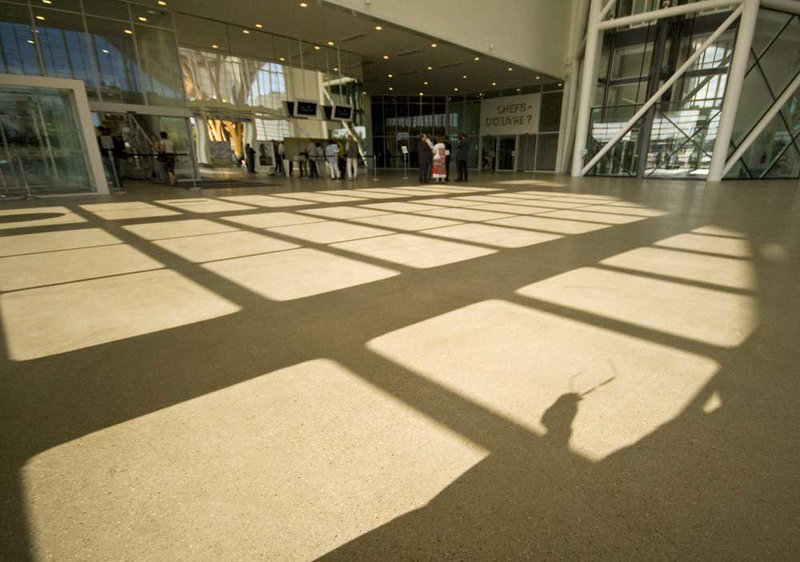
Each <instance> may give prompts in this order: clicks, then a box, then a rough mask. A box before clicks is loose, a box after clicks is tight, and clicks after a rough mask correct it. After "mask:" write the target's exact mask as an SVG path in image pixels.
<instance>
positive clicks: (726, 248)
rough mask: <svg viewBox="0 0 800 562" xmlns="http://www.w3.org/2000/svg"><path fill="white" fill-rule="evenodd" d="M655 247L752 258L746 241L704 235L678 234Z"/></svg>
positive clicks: (657, 243)
mask: <svg viewBox="0 0 800 562" xmlns="http://www.w3.org/2000/svg"><path fill="white" fill-rule="evenodd" d="M656 246H661V247H663V248H674V249H677V250H688V251H690V252H704V253H709V254H717V255H720V256H730V257H739V258H749V257H751V256H752V251H751V249H750V243H749V242H748V241H747V240H743V239H738V238H727V237H723V236H711V235H705V234H679V235H677V236H673V237H671V238H667V239H665V240H661V241H659V242H656Z"/></svg>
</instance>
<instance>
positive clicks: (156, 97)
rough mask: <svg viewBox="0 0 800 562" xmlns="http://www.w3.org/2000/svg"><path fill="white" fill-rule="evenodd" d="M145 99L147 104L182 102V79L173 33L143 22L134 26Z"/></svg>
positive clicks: (177, 103)
mask: <svg viewBox="0 0 800 562" xmlns="http://www.w3.org/2000/svg"><path fill="white" fill-rule="evenodd" d="M134 31H135V32H136V42H137V45H138V47H139V58H140V59H141V63H142V71H143V73H144V79H143V80H142V82H143V84H144V87H145V88H146V90H147V96H148V102H149V103H150V104H151V105H183V104H184V103H185V99H184V94H183V82H182V80H181V70H180V64H179V60H178V49H177V45H176V44H175V34H174V33H173V32H172V31H165V30H163V29H155V28H152V27H146V26H143V25H137V26H136V27H135V30H134Z"/></svg>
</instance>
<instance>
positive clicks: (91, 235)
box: [0, 228, 120, 256]
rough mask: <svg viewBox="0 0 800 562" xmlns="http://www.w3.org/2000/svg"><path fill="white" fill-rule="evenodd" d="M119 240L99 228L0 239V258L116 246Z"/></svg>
mask: <svg viewBox="0 0 800 562" xmlns="http://www.w3.org/2000/svg"><path fill="white" fill-rule="evenodd" d="M119 242H120V240H119V239H118V238H116V237H114V236H112V235H110V234H109V233H107V232H106V231H105V230H102V229H99V228H80V229H77V230H57V231H53V232H40V233H37V234H17V235H16V236H3V237H0V256H16V255H22V254H35V253H38V252H53V251H56V250H71V249H75V248H88V247H91V246H106V245H108V244H118V243H119Z"/></svg>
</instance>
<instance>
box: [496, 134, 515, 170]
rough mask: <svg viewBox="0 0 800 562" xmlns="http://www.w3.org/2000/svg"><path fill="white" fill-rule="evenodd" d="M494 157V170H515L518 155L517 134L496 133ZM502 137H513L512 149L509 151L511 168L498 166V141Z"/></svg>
mask: <svg viewBox="0 0 800 562" xmlns="http://www.w3.org/2000/svg"><path fill="white" fill-rule="evenodd" d="M495 139H496V142H495V151H494V153H495V159H494V171H495V172H515V171H516V170H517V158H518V157H519V151H518V150H517V147H519V135H497V136H496V137H495ZM503 139H514V150H512V151H511V168H508V169H506V168H500V142H501V141H502V140H503Z"/></svg>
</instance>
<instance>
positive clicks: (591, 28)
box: [572, 0, 603, 177]
mask: <svg viewBox="0 0 800 562" xmlns="http://www.w3.org/2000/svg"><path fill="white" fill-rule="evenodd" d="M600 2H601V0H591V4H590V5H589V23H588V26H587V27H586V49H585V51H584V57H583V69H582V73H581V83H580V95H579V97H578V121H577V124H576V125H575V146H574V148H573V152H572V176H573V177H580V176H582V175H583V157H584V150H585V149H586V137H587V136H588V135H589V119H590V117H591V111H592V98H593V97H594V90H595V84H596V82H597V77H596V74H595V73H596V72H597V65H596V64H595V63H596V59H597V54H598V52H599V49H600V48H602V45H601V40H602V37H603V32H602V31H598V29H597V25H598V24H599V23H600V10H601V5H600Z"/></svg>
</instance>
